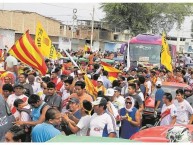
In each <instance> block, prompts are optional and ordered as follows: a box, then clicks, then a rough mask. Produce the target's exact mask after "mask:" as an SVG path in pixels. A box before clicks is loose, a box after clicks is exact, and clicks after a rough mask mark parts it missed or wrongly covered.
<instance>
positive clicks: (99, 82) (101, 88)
mask: <svg viewBox="0 0 193 145" xmlns="http://www.w3.org/2000/svg"><path fill="white" fill-rule="evenodd" d="M97 91H98V92H99V91H102V92H103V93H105V92H106V88H105V87H104V85H103V79H102V78H98V80H97Z"/></svg>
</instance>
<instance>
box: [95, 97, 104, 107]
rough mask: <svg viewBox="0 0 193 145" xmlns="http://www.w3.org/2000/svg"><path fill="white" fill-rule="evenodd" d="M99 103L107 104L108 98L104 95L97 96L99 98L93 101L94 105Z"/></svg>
mask: <svg viewBox="0 0 193 145" xmlns="http://www.w3.org/2000/svg"><path fill="white" fill-rule="evenodd" d="M99 104H104V105H106V104H107V100H106V99H105V98H103V97H97V99H96V100H95V101H94V102H92V105H99Z"/></svg>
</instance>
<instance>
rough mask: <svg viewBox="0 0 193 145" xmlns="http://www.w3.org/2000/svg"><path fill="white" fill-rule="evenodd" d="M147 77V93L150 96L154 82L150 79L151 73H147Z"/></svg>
mask: <svg viewBox="0 0 193 145" xmlns="http://www.w3.org/2000/svg"><path fill="white" fill-rule="evenodd" d="M145 78H146V82H145V83H146V86H147V95H148V96H150V94H151V91H152V90H151V86H152V83H151V81H150V74H147V75H146V77H145Z"/></svg>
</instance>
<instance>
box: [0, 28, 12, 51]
mask: <svg viewBox="0 0 193 145" xmlns="http://www.w3.org/2000/svg"><path fill="white" fill-rule="evenodd" d="M14 43H15V31H13V30H5V29H0V49H4V48H5V45H7V46H8V50H9V49H10V48H11V47H12V46H13V45H14Z"/></svg>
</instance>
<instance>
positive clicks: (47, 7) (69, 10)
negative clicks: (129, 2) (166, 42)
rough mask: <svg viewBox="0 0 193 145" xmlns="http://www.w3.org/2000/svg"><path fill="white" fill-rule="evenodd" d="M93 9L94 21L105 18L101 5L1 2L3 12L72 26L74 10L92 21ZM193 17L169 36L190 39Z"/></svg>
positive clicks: (78, 15) (78, 14)
mask: <svg viewBox="0 0 193 145" xmlns="http://www.w3.org/2000/svg"><path fill="white" fill-rule="evenodd" d="M93 7H94V8H95V13H94V20H95V21H100V20H102V19H103V18H104V17H105V13H104V12H103V11H102V9H100V3H46V1H45V2H41V3H6V2H4V3H2V2H0V9H1V10H24V11H31V12H37V13H39V14H41V15H44V16H47V17H52V18H55V19H57V20H60V21H62V23H64V24H68V25H71V24H72V16H73V9H75V8H76V9H77V13H76V15H77V19H79V20H91V19H92V11H93ZM192 20H193V17H186V19H185V21H184V23H183V24H182V28H181V30H180V31H177V30H176V27H175V26H174V28H173V29H172V30H171V31H170V32H169V33H168V35H169V36H175V37H177V36H178V35H179V36H180V37H186V38H189V37H190V29H191V21H192Z"/></svg>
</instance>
